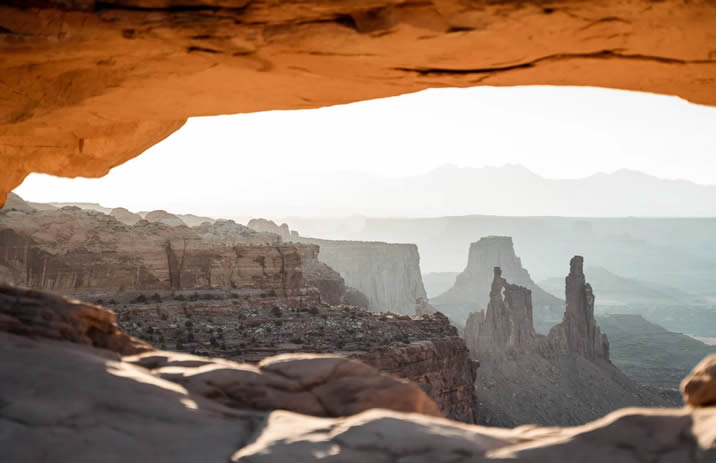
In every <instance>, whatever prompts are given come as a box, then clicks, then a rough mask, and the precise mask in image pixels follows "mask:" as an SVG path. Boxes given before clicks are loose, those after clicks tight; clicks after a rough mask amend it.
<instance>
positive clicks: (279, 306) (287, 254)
mask: <svg viewBox="0 0 716 463" xmlns="http://www.w3.org/2000/svg"><path fill="white" fill-rule="evenodd" d="M108 211H109V210H108ZM115 211H116V209H113V210H111V211H109V212H110V215H107V214H104V213H102V212H98V211H97V210H96V209H87V210H84V209H80V208H79V207H77V206H62V207H60V208H52V209H48V210H38V209H37V208H35V207H33V206H32V205H30V204H29V203H27V202H25V201H23V200H22V199H21V198H19V197H18V196H16V195H14V196H13V197H12V201H11V202H9V203H8V205H7V206H6V207H5V208H3V209H2V210H1V211H0V276H1V277H2V278H3V279H5V280H6V281H8V282H14V283H15V284H21V285H23V286H26V287H31V288H37V289H44V290H52V291H54V292H56V293H59V294H66V295H71V296H74V297H81V298H84V299H91V300H95V301H97V302H98V303H106V304H107V305H109V306H110V307H111V308H112V309H114V310H115V312H117V314H118V321H119V326H120V327H121V328H122V329H124V330H125V331H126V332H128V333H129V334H131V335H134V336H136V337H137V338H139V339H143V340H146V341H149V342H155V343H157V344H158V345H159V346H161V347H162V348H170V349H176V350H177V351H185V352H192V353H198V354H203V355H211V356H216V357H223V358H229V359H232V360H242V361H251V362H254V363H258V362H260V361H261V359H263V358H264V357H268V356H271V355H276V354H281V353H296V352H312V353H316V352H318V353H336V352H340V353H343V354H344V355H346V356H348V357H351V358H356V359H361V360H363V361H364V362H366V363H368V364H370V365H374V366H375V367H376V368H378V369H379V370H380V371H385V372H389V373H391V374H394V375H396V376H398V377H402V378H407V379H411V380H413V381H415V382H416V383H417V384H418V385H419V386H420V387H422V388H423V389H424V390H425V391H426V392H427V393H428V395H429V396H430V397H431V398H433V400H434V401H435V402H436V403H437V405H438V407H439V409H440V410H441V412H442V413H444V414H445V416H447V417H449V418H452V419H456V420H460V421H464V422H468V423H474V422H475V420H476V415H475V410H474V407H475V397H474V379H475V370H476V365H477V364H476V363H475V362H473V361H471V360H470V358H469V355H468V351H467V348H466V347H465V344H464V342H463V340H462V339H461V338H460V336H459V335H458V333H457V331H456V330H455V328H453V327H452V326H450V323H449V322H448V320H447V319H446V318H445V317H443V316H441V315H439V314H434V315H433V314H432V313H433V312H434V310H432V309H431V307H430V306H429V304H428V303H427V302H426V301H425V299H424V298H422V299H419V300H416V299H413V301H412V305H410V306H409V307H408V308H409V309H411V310H407V309H406V311H408V312H409V313H410V314H412V315H415V314H416V308H417V307H418V304H417V303H418V302H420V305H419V307H420V308H421V316H419V317H410V316H407V315H396V314H383V313H373V312H370V311H368V310H367V309H366V308H361V307H360V306H363V307H368V306H369V304H368V302H369V301H368V298H367V297H366V296H365V295H363V294H362V293H361V292H360V291H358V290H356V289H354V288H351V287H349V286H347V285H346V284H345V283H344V279H343V278H342V277H341V275H340V274H338V272H336V271H335V270H333V269H332V268H331V267H329V266H328V265H326V264H325V263H323V262H321V261H319V257H320V256H321V250H320V248H319V246H318V245H316V244H306V243H294V242H288V243H286V242H283V241H282V238H281V236H279V235H276V234H274V233H273V232H272V228H271V227H270V226H268V225H266V221H264V222H259V223H263V224H264V225H265V226H264V228H263V231H255V230H253V229H251V228H249V227H246V226H243V225H240V224H237V223H235V222H233V221H230V220H215V221H213V223H211V222H208V221H204V222H202V223H201V224H200V225H197V226H194V227H187V226H186V225H184V223H183V221H181V220H180V219H178V217H177V216H175V215H173V214H170V213H167V212H166V211H159V212H158V213H156V214H153V216H151V215H152V213H148V214H146V215H145V217H149V218H152V219H154V220H155V221H154V222H149V221H147V220H146V219H141V220H139V221H136V222H134V219H135V217H132V216H130V215H129V214H128V212H129V211H127V212H122V214H113V212H115ZM130 214H131V213H130ZM117 215H121V217H123V218H124V219H125V220H127V221H128V222H130V223H131V222H134V224H133V225H128V224H125V223H123V222H120V221H119V220H118V219H117V218H116V216H117ZM256 223H257V222H256V221H253V222H252V223H251V224H252V225H254V226H256ZM289 236H290V235H289ZM364 245H365V244H364V243H360V244H359V247H358V249H357V251H358V252H360V249H362V248H363V246H364ZM388 246H392V245H388ZM334 252H335V251H334ZM392 257H394V256H391V255H387V256H385V255H384V256H382V259H383V260H382V262H387V263H388V264H390V259H391V258H392ZM368 262H370V260H368ZM400 264H401V263H400V262H398V264H397V267H396V264H392V265H393V267H392V268H394V270H395V271H396V273H395V275H391V274H390V273H389V272H388V271H387V269H386V271H384V272H383V277H384V278H390V277H392V278H396V279H397V278H400V277H401V275H402V273H401V270H402V268H400ZM415 265H416V268H417V260H416V261H415ZM367 270H370V269H367ZM364 271H365V270H364ZM417 275H420V273H419V268H418V269H417ZM388 283H389V282H388ZM351 303H352V304H355V305H358V306H357V307H356V306H355V305H351ZM344 304H347V305H344ZM195 325H196V329H194V328H193V327H194V326H195Z"/></svg>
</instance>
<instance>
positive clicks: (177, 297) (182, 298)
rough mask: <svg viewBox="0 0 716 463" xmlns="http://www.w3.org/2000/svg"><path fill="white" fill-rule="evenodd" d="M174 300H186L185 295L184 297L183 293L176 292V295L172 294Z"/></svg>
mask: <svg viewBox="0 0 716 463" xmlns="http://www.w3.org/2000/svg"><path fill="white" fill-rule="evenodd" d="M174 300H175V301H186V297H184V295H183V294H177V295H176V296H174Z"/></svg>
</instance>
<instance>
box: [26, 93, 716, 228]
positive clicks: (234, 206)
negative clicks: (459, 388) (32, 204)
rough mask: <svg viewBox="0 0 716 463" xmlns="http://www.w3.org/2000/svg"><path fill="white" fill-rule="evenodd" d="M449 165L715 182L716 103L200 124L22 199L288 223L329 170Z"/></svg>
mask: <svg viewBox="0 0 716 463" xmlns="http://www.w3.org/2000/svg"><path fill="white" fill-rule="evenodd" d="M446 163H450V164H455V165H457V166H465V167H482V166H499V165H504V164H508V163H512V164H522V165H524V166H526V167H528V168H529V169H530V170H532V171H534V172H536V173H538V174H540V175H542V176H545V177H550V178H577V177H584V176H588V175H591V174H594V173H597V172H613V171H615V170H618V169H622V168H628V169H635V170H640V171H643V172H645V173H648V174H651V175H655V176H658V177H662V178H669V179H673V178H679V179H687V180H690V181H693V182H697V183H702V184H716V108H708V107H703V106H696V105H692V104H689V103H687V102H685V101H683V100H681V99H678V98H675V97H666V96H657V95H651V94H642V93H634V92H623V91H614V90H604V89H596V88H578V87H574V88H570V87H518V88H491V87H479V88H473V89H439V90H437V89H436V90H428V91H424V92H420V93H416V94H411V95H404V96H400V97H395V98H387V99H382V100H373V101H367V102H361V103H354V104H350V105H343V106H334V107H329V108H322V109H316V110H304V111H272V112H264V113H255V114H241V115H233V116H218V117H206V118H198V119H191V120H189V122H187V124H186V125H185V126H184V127H183V128H182V129H181V130H180V131H178V132H177V133H175V134H173V135H172V136H170V137H169V138H167V139H166V140H165V141H163V142H162V143H159V144H158V145H156V146H154V147H152V148H150V149H149V150H148V151H146V152H145V153H144V154H143V155H141V156H139V157H138V158H136V159H134V160H132V161H129V162H127V163H126V164H124V165H122V166H119V167H117V168H115V169H114V170H112V172H110V174H109V175H107V176H106V177H104V178H102V179H74V180H69V179H58V178H53V177H49V176H44V175H31V176H30V177H28V179H27V180H26V181H25V182H24V183H23V184H22V185H21V186H20V187H19V188H18V189H17V190H16V192H17V193H18V194H20V195H21V196H23V197H24V198H26V199H29V200H32V201H86V202H99V203H101V204H103V205H105V206H110V207H116V206H124V207H127V208H129V209H131V210H135V211H138V210H151V209H167V210H171V211H174V212H193V213H197V214H203V215H211V216H224V217H235V216H252V215H253V216H255V215H263V216H282V215H295V214H294V212H295V208H294V207H293V206H292V205H291V204H292V203H293V204H295V203H296V201H297V200H298V201H300V199H301V196H300V195H301V189H302V188H304V187H306V185H310V184H311V182H321V181H322V180H321V179H322V178H324V176H327V175H331V173H332V172H341V171H361V172H365V173H373V174H379V175H383V176H411V175H416V174H421V173H424V172H426V171H429V170H431V169H433V168H436V167H438V166H440V165H443V164H446ZM366 188H370V185H366ZM287 199H291V200H292V201H288V200H287ZM389 199H390V198H386V201H389ZM282 204H285V207H284V206H282ZM334 212H335V211H334ZM339 212H340V211H338V212H337V213H339ZM480 212H481V211H477V210H476V211H473V213H476V214H479V213H480Z"/></svg>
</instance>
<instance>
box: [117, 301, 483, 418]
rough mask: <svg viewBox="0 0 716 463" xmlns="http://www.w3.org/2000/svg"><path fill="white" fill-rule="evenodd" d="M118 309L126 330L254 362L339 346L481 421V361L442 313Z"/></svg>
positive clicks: (450, 412)
mask: <svg viewBox="0 0 716 463" xmlns="http://www.w3.org/2000/svg"><path fill="white" fill-rule="evenodd" d="M114 308H115V310H116V311H117V314H118V315H117V317H118V321H119V326H120V327H122V329H124V330H126V331H127V332H128V333H130V334H131V335H133V336H136V337H138V338H140V339H143V340H146V341H149V342H152V343H155V344H157V345H159V346H161V347H162V348H169V349H177V350H180V351H185V352H191V353H198V354H202V355H209V356H212V357H224V358H228V359H232V360H241V361H248V362H252V363H256V362H260V361H261V360H262V359H264V358H266V357H268V356H271V355H276V354H281V353H309V352H310V353H336V352H338V353H341V354H343V355H346V356H348V357H351V358H355V359H359V360H361V361H363V362H365V363H367V364H369V365H372V366H374V367H375V368H377V369H378V370H380V371H383V372H386V373H390V374H393V375H395V376H398V377H400V378H406V379H409V380H411V381H414V382H415V383H417V384H418V385H420V387H421V388H422V389H423V390H424V391H425V392H426V393H427V394H428V396H429V397H431V398H432V399H433V400H434V401H435V403H436V404H437V405H438V407H439V408H440V410H441V411H442V413H443V414H444V415H445V416H447V417H449V418H452V419H455V420H459V421H463V422H467V423H474V422H475V421H476V419H477V418H476V412H475V410H476V406H477V403H476V400H475V392H474V389H475V387H474V381H475V370H476V362H474V361H472V360H471V359H470V355H469V351H468V349H467V348H466V346H465V343H464V341H463V340H462V339H461V338H460V337H459V336H458V333H457V331H456V329H455V328H454V327H452V326H451V325H450V323H449V322H448V320H447V319H446V318H445V317H444V316H442V315H440V314H435V315H432V316H431V315H425V316H421V317H408V316H397V315H396V316H394V315H387V314H377V313H373V312H370V311H368V310H366V309H361V308H357V307H349V306H325V305H320V304H316V303H315V302H310V301H309V300H308V299H306V298H303V299H301V300H299V299H298V298H295V297H294V298H262V299H261V300H246V299H244V298H238V299H232V300H231V301H227V300H222V301H216V300H213V301H204V300H200V301H175V300H172V299H165V300H164V301H152V302H151V303H136V304H130V305H128V306H124V305H122V306H119V305H117V306H115V307H114Z"/></svg>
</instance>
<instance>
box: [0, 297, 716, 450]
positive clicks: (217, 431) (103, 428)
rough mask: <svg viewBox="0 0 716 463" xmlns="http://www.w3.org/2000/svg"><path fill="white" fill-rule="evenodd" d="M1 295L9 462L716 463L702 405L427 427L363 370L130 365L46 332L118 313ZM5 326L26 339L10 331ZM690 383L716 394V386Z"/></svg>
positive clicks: (418, 412) (708, 415)
mask: <svg viewBox="0 0 716 463" xmlns="http://www.w3.org/2000/svg"><path fill="white" fill-rule="evenodd" d="M0 294H2V295H3V296H4V298H0V320H2V321H3V322H2V323H0V376H1V377H2V378H3V381H0V397H2V400H3V402H2V407H0V425H1V426H2V430H3V432H2V433H0V460H2V461H23V462H28V463H31V462H36V461H37V462H39V461H47V460H48V459H49V460H52V461H56V462H85V461H86V462H91V461H106V460H107V459H108V458H109V459H112V460H116V461H133V462H155V461H174V462H179V463H183V462H187V463H188V462H196V461H203V462H210V463H213V462H226V461H247V462H248V461H272V462H273V461H294V462H309V461H315V460H316V459H318V458H322V459H325V460H327V461H342V462H347V463H352V462H364V461H377V462H382V461H396V460H406V461H407V460H410V461H415V462H448V461H450V462H468V461H471V462H475V461H477V462H493V461H494V462H497V461H504V459H506V458H509V459H510V460H511V461H517V462H522V461H524V462H540V461H552V462H556V463H560V462H568V461H570V462H571V461H582V462H587V463H590V462H594V463H596V462H603V461H623V462H625V463H632V462H633V463H637V462H642V461H693V462H697V463H705V462H711V461H714V458H716V408H715V407H701V406H699V404H698V402H696V403H694V407H693V408H685V409H662V410H649V409H628V410H622V411H618V412H615V413H613V414H610V415H608V416H606V417H604V418H603V419H600V420H598V421H595V422H593V423H590V424H588V425H585V426H580V427H576V428H537V427H521V428H518V429H514V430H509V429H495V428H485V427H480V426H473V425H465V424H459V423H456V422H454V421H449V420H445V419H441V418H437V417H434V416H431V415H434V414H435V413H436V409H435V407H434V404H433V403H432V402H431V401H430V399H428V398H427V397H426V396H425V394H424V393H422V392H421V391H420V389H419V388H417V387H415V386H414V385H412V384H410V383H408V382H404V381H400V380H396V379H394V378H391V377H390V376H387V375H381V374H379V373H378V372H376V371H375V370H374V369H372V368H371V367H368V366H365V365H363V364H360V363H358V362H355V361H350V360H346V359H341V358H337V357H335V356H329V357H321V356H298V357H295V356H293V357H286V356H281V357H278V358H271V359H267V360H265V361H263V362H262V363H261V364H259V365H258V366H251V365H246V364H238V363H235V362H231V361H227V360H217V359H208V358H202V357H197V356H191V355H187V354H178V353H170V352H163V351H155V350H147V351H145V352H144V353H141V354H138V355H131V356H122V352H123V351H122V350H121V349H117V348H116V347H115V345H105V344H102V343H95V342H85V341H82V340H80V341H78V340H77V339H76V338H73V337H72V336H65V334H64V333H65V332H66V331H65V330H64V329H63V327H64V326H65V325H63V324H62V323H60V322H58V323H54V322H51V321H50V320H58V321H59V320H66V319H68V318H73V324H74V323H86V324H87V325H92V326H94V327H95V328H96V329H99V330H100V331H102V332H116V330H117V328H116V325H114V323H113V322H112V314H111V312H109V311H106V310H104V309H101V308H98V307H93V306H86V305H82V304H79V303H76V302H74V303H73V302H68V301H58V300H57V298H52V297H50V298H47V296H38V295H37V292H35V291H29V292H28V291H20V290H16V289H14V288H7V287H3V288H2V289H0ZM43 299H44V300H43ZM28 301H31V302H30V303H28ZM18 313H22V314H23V316H22V318H21V319H17V318H16V314H18ZM40 313H46V314H49V318H47V317H46V316H40V315H39V314H40ZM53 313H55V314H53ZM7 320H11V321H13V320H15V321H14V322H12V323H14V326H22V327H24V329H23V331H22V332H20V331H18V330H15V331H14V332H9V331H8V329H7V326H8V325H7V324H6V321H7ZM41 320H45V321H41ZM98 320H101V322H98ZM38 322H40V323H39V325H37V326H36V323H38ZM27 333H32V335H31V336H30V335H28V334H27ZM127 339H130V340H131V338H127ZM131 342H132V343H135V344H137V345H140V346H142V348H143V349H144V348H146V347H145V346H144V345H142V344H141V343H138V342H137V341H131ZM713 361H714V359H711V362H713ZM696 375H699V378H700V373H699V372H697V373H696ZM712 376H713V375H712ZM696 381H698V383H699V384H700V385H701V387H702V388H707V389H711V391H712V393H713V387H714V384H713V382H704V381H702V380H701V379H697V380H696ZM686 384H687V387H688V384H690V383H686ZM530 405H532V404H530ZM381 408H382V409H381ZM281 409H283V410H285V411H282V410H281ZM386 409H388V410H386ZM390 409H393V410H397V411H390ZM401 412H412V413H401Z"/></svg>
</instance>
